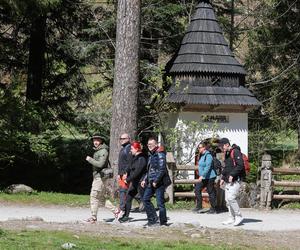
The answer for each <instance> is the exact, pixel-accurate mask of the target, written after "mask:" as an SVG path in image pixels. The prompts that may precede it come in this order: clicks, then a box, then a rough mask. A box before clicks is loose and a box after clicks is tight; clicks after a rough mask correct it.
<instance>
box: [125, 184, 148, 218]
mask: <svg viewBox="0 0 300 250" xmlns="http://www.w3.org/2000/svg"><path fill="white" fill-rule="evenodd" d="M137 194H139V196H140V197H143V195H144V189H143V188H142V187H141V185H140V183H135V184H131V185H130V186H129V189H128V191H127V196H126V204H125V216H127V217H128V216H129V213H130V210H131V206H132V200H133V199H134V197H135V196H136V195H137Z"/></svg>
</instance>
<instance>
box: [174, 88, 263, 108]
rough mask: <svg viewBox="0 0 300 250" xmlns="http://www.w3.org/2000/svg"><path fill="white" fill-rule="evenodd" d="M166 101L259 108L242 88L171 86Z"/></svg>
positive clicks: (246, 90) (253, 98)
mask: <svg viewBox="0 0 300 250" xmlns="http://www.w3.org/2000/svg"><path fill="white" fill-rule="evenodd" d="M168 101H169V102H171V103H186V104H210V105H247V106H259V105H260V103H259V101H258V100H257V99H256V98H255V96H254V95H253V94H252V93H251V92H250V91H249V90H248V89H246V88H244V87H238V88H237V87H235V88H228V87H197V86H193V87H191V86H190V85H187V86H180V87H178V88H176V87H175V86H172V87H171V89H170V91H169V96H168Z"/></svg>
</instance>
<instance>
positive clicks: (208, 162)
mask: <svg viewBox="0 0 300 250" xmlns="http://www.w3.org/2000/svg"><path fill="white" fill-rule="evenodd" d="M91 139H92V141H93V146H94V150H95V152H94V155H93V157H90V156H87V157H86V160H87V161H88V162H89V163H90V164H91V165H92V167H93V183H92V188H91V193H90V207H91V217H90V218H88V219H87V220H86V221H87V222H89V223H95V222H96V221H97V212H98V207H99V204H100V198H101V194H102V192H103V190H104V180H103V178H104V173H103V170H104V169H106V168H107V167H108V165H109V161H108V146H107V145H106V144H105V139H104V138H103V137H102V136H101V135H100V134H95V135H93V137H92V138H91ZM119 140H120V144H121V146H122V147H121V150H120V152H119V158H118V176H117V180H118V185H119V190H118V191H119V199H120V202H119V207H118V209H117V210H116V211H115V216H116V220H118V221H119V222H121V223H122V222H128V221H130V218H129V214H130V211H131V207H132V201H133V199H134V198H135V197H136V196H137V195H138V196H139V197H140V202H141V204H142V205H143V207H144V210H145V212H146V215H147V220H148V222H147V224H146V225H145V227H152V226H159V225H161V226H163V225H165V226H166V225H168V224H167V221H168V219H167V212H166V207H165V191H166V188H167V187H168V186H169V185H170V184H171V179H170V177H169V174H168V169H167V163H166V152H165V150H164V148H163V147H162V146H160V145H159V143H158V141H157V139H156V138H154V137H150V138H149V139H148V142H147V148H148V155H146V154H145V153H144V152H143V150H142V144H141V143H140V142H139V141H131V139H130V136H129V135H128V134H127V133H124V134H122V135H121V136H120V138H119ZM218 148H219V149H220V150H221V151H222V152H223V164H221V162H220V161H219V160H218V159H217V158H216V157H215V153H214V152H213V151H212V150H211V145H210V142H209V141H207V140H205V141H202V142H200V144H199V145H198V148H197V151H198V152H197V153H198V155H199V160H198V175H199V177H198V181H197V183H196V184H195V194H196V208H195V209H193V211H195V212H200V213H201V212H203V209H202V195H201V192H202V189H203V188H206V189H207V192H208V195H209V201H210V209H209V210H208V211H206V212H207V213H209V214H215V213H217V212H218V211H217V209H216V204H217V202H216V200H217V195H216V188H215V185H216V183H218V185H220V186H221V187H222V188H223V189H224V190H225V201H226V205H227V208H228V213H229V218H228V220H226V221H224V222H223V224H224V225H230V224H232V225H234V226H238V225H240V224H241V223H242V221H243V217H242V214H241V212H240V208H239V205H238V202H237V195H238V193H239V189H240V183H241V181H243V179H244V178H245V174H246V173H245V166H244V160H243V155H242V153H241V151H240V149H239V147H238V146H236V145H231V144H230V141H229V140H228V139H227V138H222V139H220V140H219V141H218ZM217 176H218V178H219V179H220V181H218V182H216V178H217ZM154 195H155V197H156V203H157V207H158V211H159V215H157V213H156V208H155V207H154V205H153V203H152V202H151V199H152V197H154Z"/></svg>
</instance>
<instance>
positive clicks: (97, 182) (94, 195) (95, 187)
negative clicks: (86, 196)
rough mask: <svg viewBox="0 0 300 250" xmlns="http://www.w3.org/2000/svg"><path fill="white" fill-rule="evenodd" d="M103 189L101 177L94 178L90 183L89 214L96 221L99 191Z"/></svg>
mask: <svg viewBox="0 0 300 250" xmlns="http://www.w3.org/2000/svg"><path fill="white" fill-rule="evenodd" d="M102 189H103V181H102V180H101V178H95V179H94V180H93V183H92V188H91V193H90V207H91V215H92V218H90V219H91V221H90V222H92V220H94V221H97V213H98V207H99V202H100V197H99V196H100V195H101V191H102Z"/></svg>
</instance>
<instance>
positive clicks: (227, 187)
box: [223, 183, 235, 225]
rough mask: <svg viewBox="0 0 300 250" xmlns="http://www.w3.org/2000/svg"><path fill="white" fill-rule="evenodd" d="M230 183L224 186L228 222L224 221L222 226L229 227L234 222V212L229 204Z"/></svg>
mask: <svg viewBox="0 0 300 250" xmlns="http://www.w3.org/2000/svg"><path fill="white" fill-rule="evenodd" d="M230 185H231V184H230V183H226V184H225V201H226V206H227V208H228V214H229V218H228V220H226V221H224V222H223V224H224V225H229V224H233V223H234V220H235V215H234V211H233V209H232V207H231V203H230V190H229V189H230Z"/></svg>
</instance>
